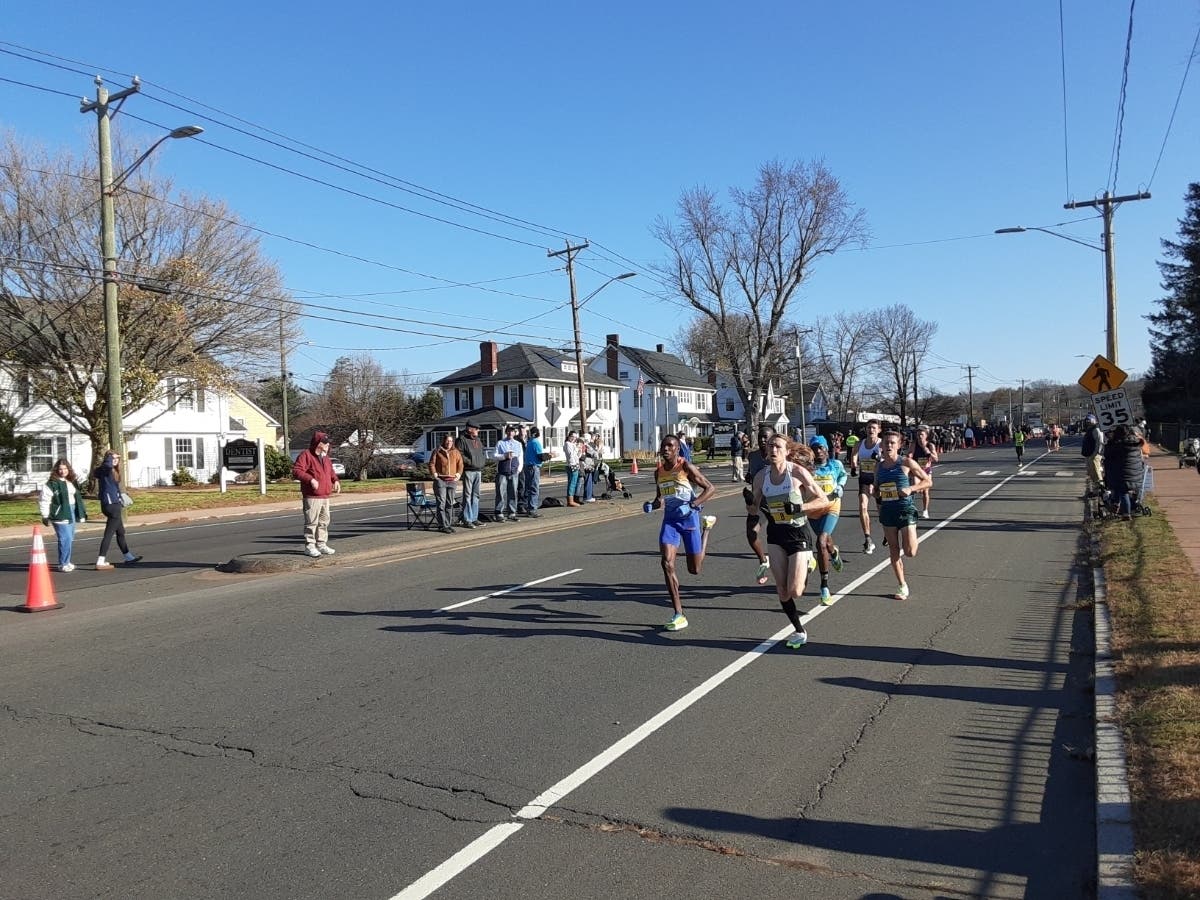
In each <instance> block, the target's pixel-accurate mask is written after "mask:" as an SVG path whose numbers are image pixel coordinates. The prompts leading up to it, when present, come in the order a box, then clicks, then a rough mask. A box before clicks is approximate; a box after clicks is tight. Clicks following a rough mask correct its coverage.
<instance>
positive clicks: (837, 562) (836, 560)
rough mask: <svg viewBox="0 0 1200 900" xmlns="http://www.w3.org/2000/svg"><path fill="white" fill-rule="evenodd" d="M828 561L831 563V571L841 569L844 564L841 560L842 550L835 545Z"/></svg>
mask: <svg viewBox="0 0 1200 900" xmlns="http://www.w3.org/2000/svg"><path fill="white" fill-rule="evenodd" d="M830 562H832V563H833V571H835V572H840V571H842V567H843V566H844V565H845V564H844V563H843V562H842V552H841V551H840V550H838V548H837V547H834V548H833V556H832V557H831V558H830Z"/></svg>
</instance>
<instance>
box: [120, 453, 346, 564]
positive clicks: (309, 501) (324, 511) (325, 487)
mask: <svg viewBox="0 0 1200 900" xmlns="http://www.w3.org/2000/svg"><path fill="white" fill-rule="evenodd" d="M292 475H293V477H295V478H296V480H297V481H299V482H300V494H301V496H302V497H303V507H304V552H305V553H307V554H308V555H309V556H311V557H314V558H316V557H318V556H322V555H324V556H333V554H334V552H335V551H334V549H333V548H332V547H330V546H329V521H330V515H329V496H330V494H340V493H341V492H342V483H341V482H340V481H338V477H337V472H335V471H333V460H332V459H330V457H329V435H328V434H326V433H325V432H324V431H318V432H315V433H314V434H313V436H312V443H310V444H309V445H308V449H307V450H303V451H301V453H300V455H299V456H297V457H296V464H295V465H294V466H292ZM103 549H104V548H103V546H102V547H101V552H103Z"/></svg>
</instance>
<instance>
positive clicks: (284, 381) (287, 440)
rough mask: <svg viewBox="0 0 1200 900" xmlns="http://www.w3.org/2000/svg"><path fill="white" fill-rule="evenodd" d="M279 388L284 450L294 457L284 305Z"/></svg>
mask: <svg viewBox="0 0 1200 900" xmlns="http://www.w3.org/2000/svg"><path fill="white" fill-rule="evenodd" d="M279 388H280V391H281V392H282V394H283V452H284V453H285V454H287V457H288V460H289V461H290V460H291V458H292V437H291V432H290V431H288V367H287V345H286V344H285V343H284V341H283V307H280V308H279Z"/></svg>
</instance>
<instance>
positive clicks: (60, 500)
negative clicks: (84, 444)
mask: <svg viewBox="0 0 1200 900" xmlns="http://www.w3.org/2000/svg"><path fill="white" fill-rule="evenodd" d="M38 512H40V513H41V514H42V524H43V525H51V524H53V525H54V533H55V535H57V537H58V570H59V571H60V572H72V571H74V569H75V566H74V564H73V563H72V562H71V545H72V544H74V543H75V523H76V522H86V521H87V509H86V508H85V507H84V505H83V491H81V490H80V489H79V485H78V484H77V483H76V481H75V470H74V469H72V468H71V464H70V463H69V462H67V460H65V459H60V460H59V461H58V462H56V463H55V464H54V470H53V471H52V472H51V473H50V480H49V481H47V482H46V483H45V484H44V485H42V493H41V496H40V497H39V498H38Z"/></svg>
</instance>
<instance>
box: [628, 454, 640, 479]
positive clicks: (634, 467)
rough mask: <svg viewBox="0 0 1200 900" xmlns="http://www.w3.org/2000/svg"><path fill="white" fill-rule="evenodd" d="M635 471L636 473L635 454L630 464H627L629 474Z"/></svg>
mask: <svg viewBox="0 0 1200 900" xmlns="http://www.w3.org/2000/svg"><path fill="white" fill-rule="evenodd" d="M637 473H638V470H637V457H636V456H635V457H633V462H632V463H630V465H629V474H630V475H636V474H637Z"/></svg>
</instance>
